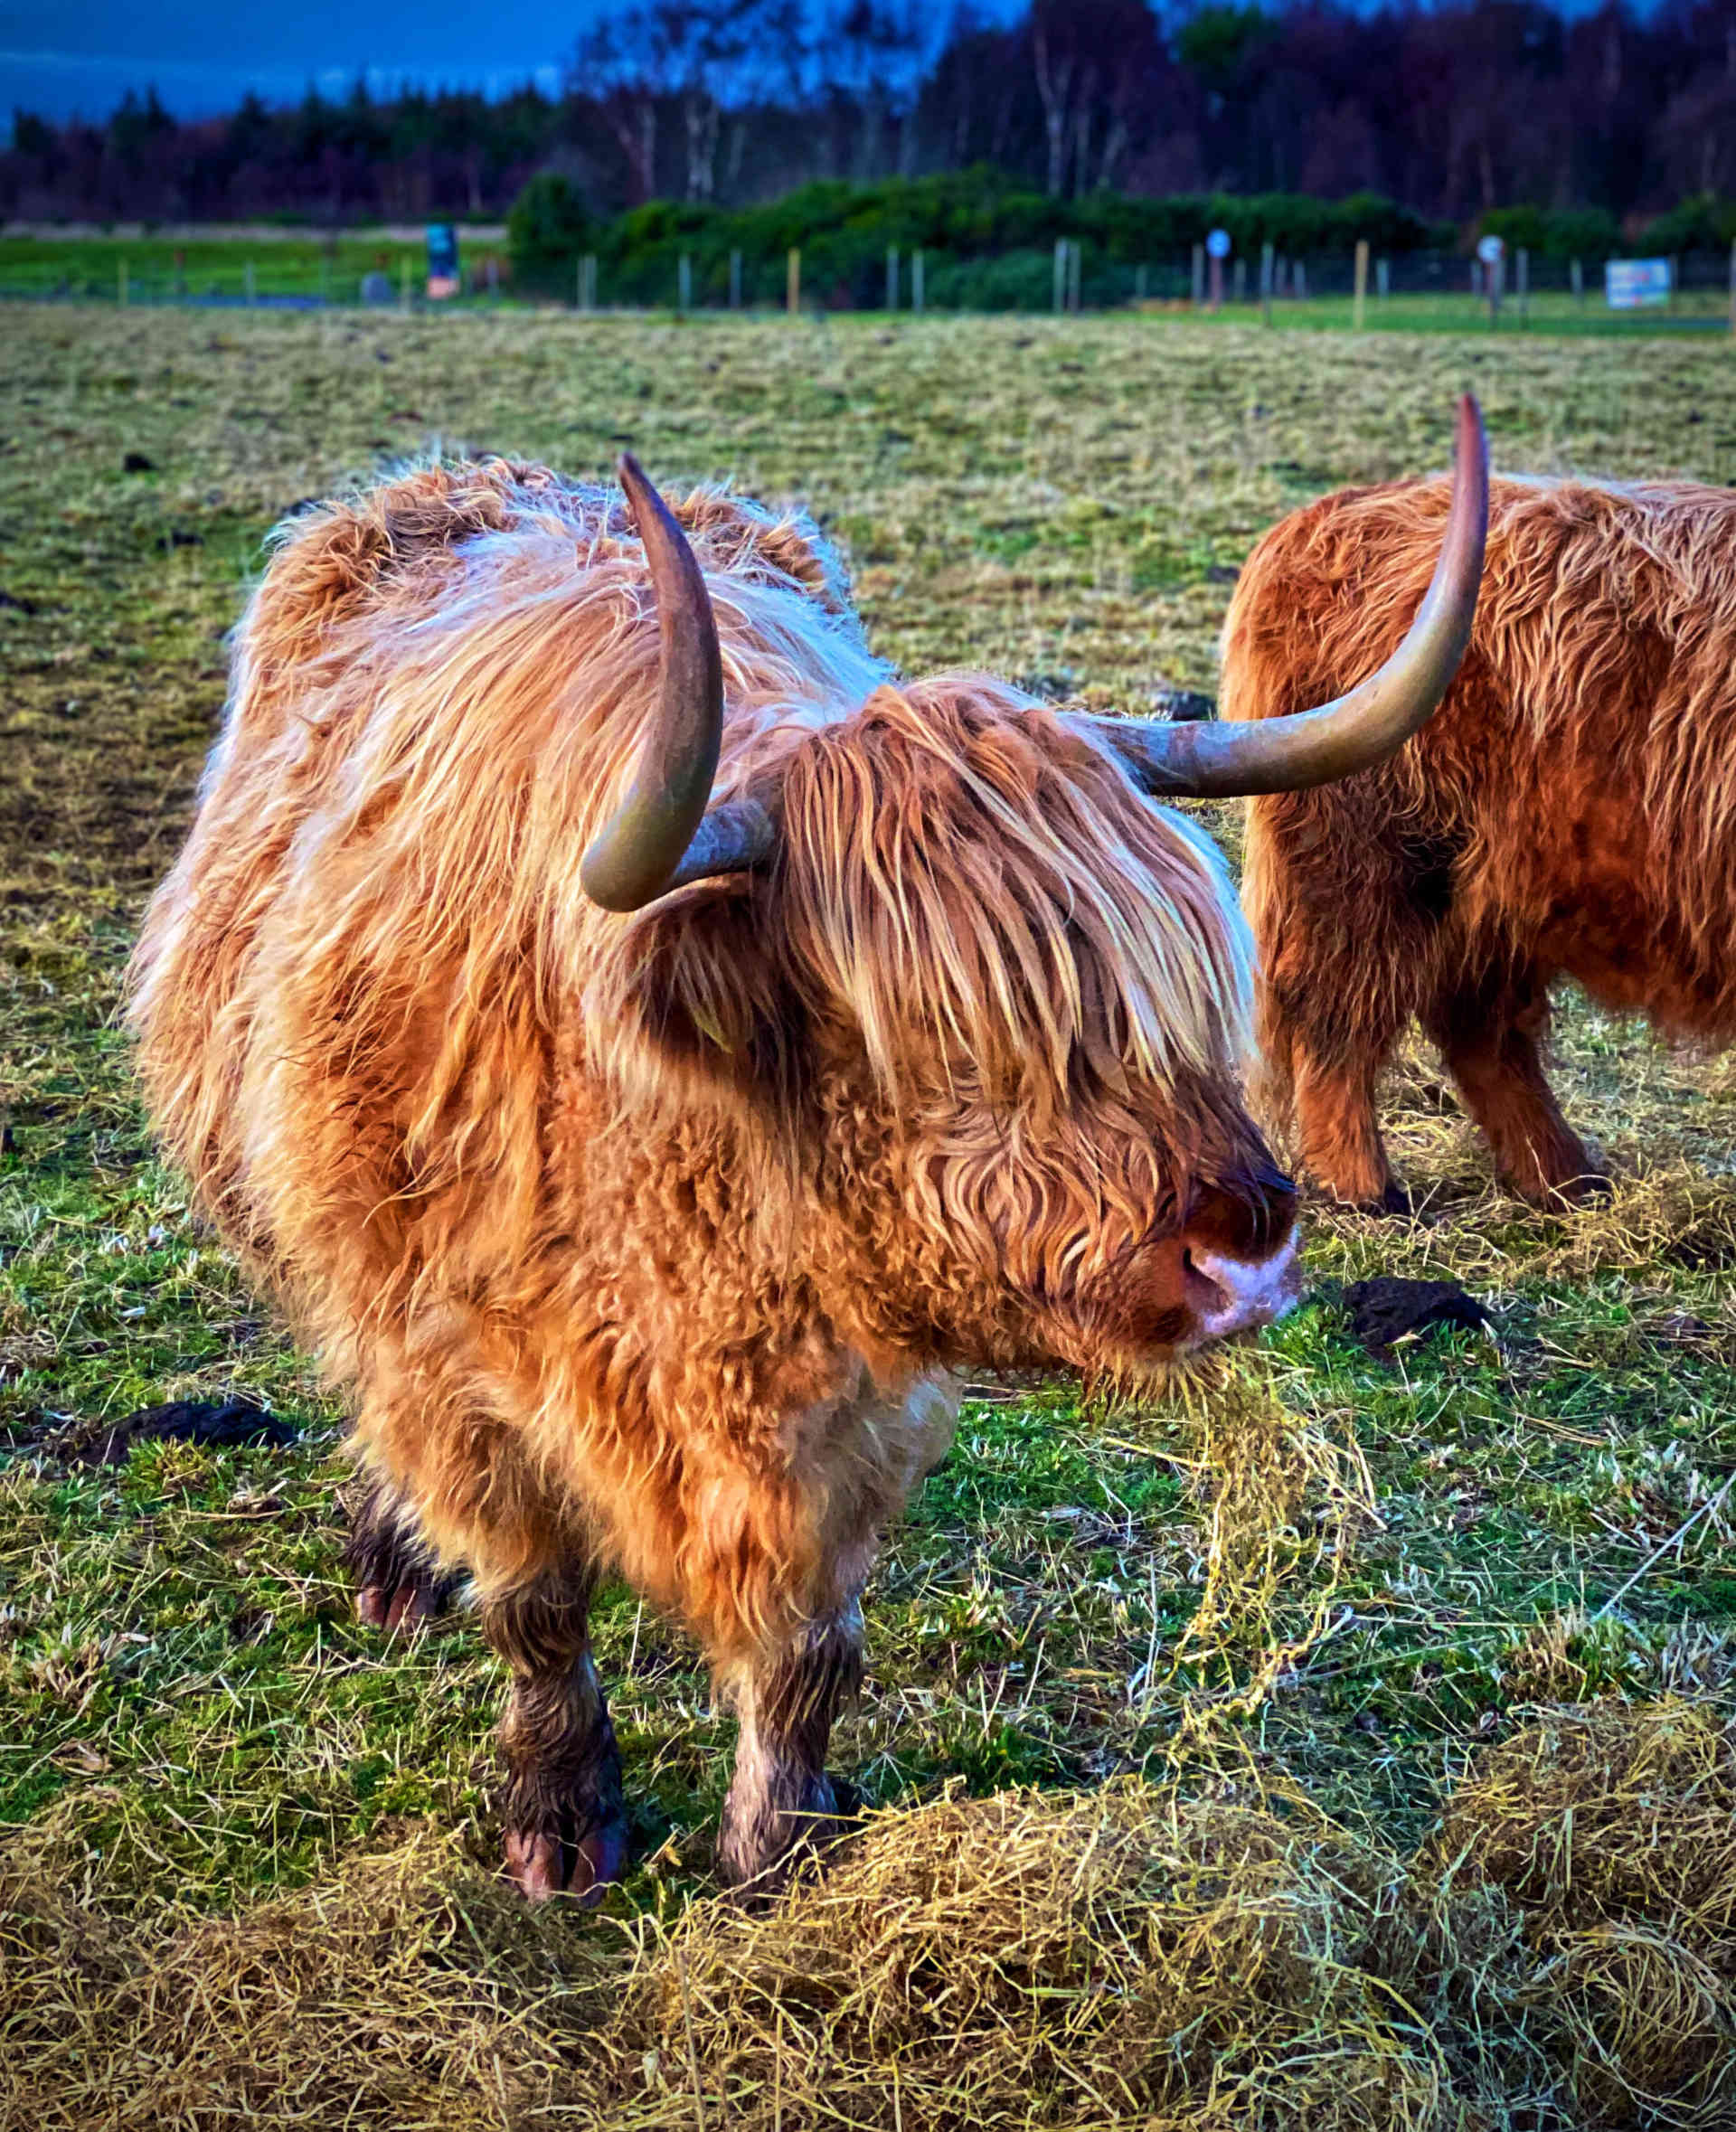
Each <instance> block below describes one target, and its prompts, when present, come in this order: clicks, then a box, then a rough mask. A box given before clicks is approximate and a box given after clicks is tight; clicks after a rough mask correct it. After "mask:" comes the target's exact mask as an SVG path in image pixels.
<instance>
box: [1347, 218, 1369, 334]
mask: <svg viewBox="0 0 1736 2132" xmlns="http://www.w3.org/2000/svg"><path fill="white" fill-rule="evenodd" d="M1367 308H1368V239H1367V238H1366V237H1359V238H1358V239H1357V240H1356V293H1355V295H1354V297H1352V299H1351V306H1350V323H1351V325H1352V326H1353V327H1354V330H1355V331H1356V332H1357V333H1361V331H1362V330H1363V316H1364V315H1365V314H1366V311H1367Z"/></svg>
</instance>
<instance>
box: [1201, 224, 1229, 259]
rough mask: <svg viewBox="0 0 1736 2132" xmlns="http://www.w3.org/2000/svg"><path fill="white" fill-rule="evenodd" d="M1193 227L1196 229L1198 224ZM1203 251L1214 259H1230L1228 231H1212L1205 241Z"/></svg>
mask: <svg viewBox="0 0 1736 2132" xmlns="http://www.w3.org/2000/svg"><path fill="white" fill-rule="evenodd" d="M1198 227H1199V224H1198V223H1197V222H1196V223H1195V224H1194V228H1195V229H1198ZM1205 249H1206V250H1207V251H1209V252H1210V253H1211V255H1212V258H1213V259H1228V258H1229V257H1230V232H1229V231H1228V230H1213V231H1212V232H1211V234H1210V235H1209V236H1208V237H1207V239H1206V241H1205Z"/></svg>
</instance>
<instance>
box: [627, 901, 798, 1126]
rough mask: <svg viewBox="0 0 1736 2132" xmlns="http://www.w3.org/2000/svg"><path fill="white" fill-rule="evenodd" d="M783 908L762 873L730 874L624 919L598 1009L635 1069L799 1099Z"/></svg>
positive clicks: (764, 1096)
mask: <svg viewBox="0 0 1736 2132" xmlns="http://www.w3.org/2000/svg"><path fill="white" fill-rule="evenodd" d="M774 903H775V898H774V896H773V894H772V892H771V890H770V885H769V882H766V881H765V880H764V879H763V878H761V877H759V876H755V875H750V874H745V873H741V874H731V875H728V876H725V877H723V878H722V879H719V880H715V881H706V882H695V883H694V885H693V887H691V888H687V889H683V890H680V891H677V892H676V893H675V894H674V895H671V896H665V897H664V898H662V899H661V900H660V901H657V902H656V903H653V904H651V905H649V906H648V907H647V908H646V910H641V911H638V912H637V913H635V915H634V916H633V917H631V918H629V919H626V920H621V921H620V935H619V939H618V942H616V943H615V944H614V946H615V952H614V954H613V955H611V956H610V957H609V958H608V966H609V967H608V968H607V971H606V973H604V974H603V975H601V976H599V981H598V985H597V987H596V988H595V989H594V991H593V995H592V1000H591V1015H592V1017H593V1019H592V1026H593V1027H599V1026H600V1027H602V1028H605V1029H610V1028H612V1029H613V1030H614V1031H615V1032H617V1033H618V1035H619V1037H620V1039H621V1040H622V1042H623V1044H624V1045H625V1046H626V1047H627V1052H626V1053H624V1054H623V1055H622V1057H621V1061H620V1062H621V1064H622V1066H623V1068H624V1069H625V1071H627V1073H629V1074H637V1073H644V1072H647V1071H648V1072H649V1073H650V1074H651V1075H652V1076H654V1077H655V1079H656V1080H657V1081H659V1082H660V1083H663V1084H665V1085H667V1083H668V1081H669V1080H670V1079H671V1078H672V1077H674V1078H676V1079H684V1080H686V1081H687V1082H688V1083H689V1084H690V1085H691V1083H692V1081H693V1080H694V1079H695V1078H697V1079H698V1080H700V1081H701V1082H702V1083H703V1084H706V1085H708V1086H710V1087H712V1088H715V1089H718V1090H729V1091H731V1092H732V1093H734V1094H736V1095H738V1096H741V1097H745V1098H749V1099H760V1100H770V1101H778V1100H783V1099H788V1098H789V1097H790V1096H791V1095H792V1094H793V1092H794V1090H795V1088H796V1086H797V1081H798V1080H799V1066H798V1057H799V1053H800V1051H801V1046H802V1031H803V1013H802V1008H801V1004H800V1001H799V999H798V998H797V995H796V991H795V988H794V986H793V985H792V984H791V982H790V978H789V966H788V957H787V956H786V955H785V954H784V953H783V952H782V948H783V942H782V938H781V932H780V929H779V927H778V921H777V917H776V913H775V910H774ZM631 1054H637V1056H633V1055H631Z"/></svg>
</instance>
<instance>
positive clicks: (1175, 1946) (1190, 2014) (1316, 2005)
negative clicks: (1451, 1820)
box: [602, 1782, 1444, 2132]
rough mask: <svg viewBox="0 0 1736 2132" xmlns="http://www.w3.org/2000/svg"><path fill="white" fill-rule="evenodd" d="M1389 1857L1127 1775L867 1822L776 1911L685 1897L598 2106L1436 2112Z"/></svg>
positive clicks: (1411, 2116)
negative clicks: (1400, 1942) (1391, 1943)
mask: <svg viewBox="0 0 1736 2132" xmlns="http://www.w3.org/2000/svg"><path fill="white" fill-rule="evenodd" d="M1401 1885H1402V1873H1401V1868H1400V1867H1399V1866H1398V1864H1397V1863H1396V1862H1395V1861H1394V1860H1393V1859H1392V1858H1391V1857H1390V1856H1388V1855H1386V1854H1383V1853H1382V1852H1380V1851H1378V1850H1375V1849H1373V1848H1372V1847H1370V1846H1367V1845H1365V1844H1361V1843H1359V1842H1357V1841H1356V1840H1355V1839H1354V1838H1352V1837H1351V1836H1349V1835H1346V1834H1345V1833H1344V1831H1343V1830H1342V1829H1338V1828H1335V1826H1334V1825H1332V1824H1331V1823H1329V1822H1327V1821H1326V1819H1325V1818H1324V1817H1323V1816H1320V1815H1319V1814H1318V1813H1316V1812H1315V1811H1314V1810H1313V1809H1312V1808H1310V1807H1307V1804H1306V1802H1304V1801H1302V1800H1301V1799H1299V1798H1297V1797H1291V1796H1288V1795H1286V1796H1283V1797H1278V1796H1276V1795H1275V1796H1274V1797H1271V1798H1269V1799H1263V1800H1259V1801H1257V1802H1251V1803H1247V1804H1243V1803H1241V1801H1238V1800H1230V1799H1213V1800H1191V1801H1190V1800H1187V1799H1185V1798H1184V1797H1183V1796H1182V1795H1181V1794H1180V1793H1179V1791H1178V1790H1177V1789H1176V1788H1175V1787H1173V1786H1166V1787H1156V1786H1150V1785H1145V1784H1140V1783H1133V1782H1123V1783H1118V1784H1114V1785H1110V1786H1109V1787H1108V1788H1105V1789H1103V1790H1100V1791H1097V1792H1092V1793H1089V1794H1084V1795H1077V1796H1071V1797H1043V1796H1042V1795H1038V1794H1030V1793H1000V1794H996V1795H995V1797H990V1798H986V1799H965V1798H958V1797H950V1798H947V1799H944V1800H941V1801H939V1802H938V1803H937V1804H935V1805H933V1806H929V1807H922V1808H920V1809H918V1810H917V1811H915V1812H907V1813H902V1814H889V1815H884V1816H880V1817H879V1818H878V1819H877V1820H876V1821H875V1822H874V1823H873V1825H872V1826H871V1828H870V1830H869V1831H868V1833H867V1834H866V1835H865V1836H863V1838H861V1839H860V1840H859V1841H857V1842H856V1843H854V1844H851V1845H850V1846H848V1848H847V1850H846V1851H845V1853H844V1855H843V1856H842V1857H841V1858H840V1859H839V1860H838V1862H837V1863H836V1864H835V1867H834V1870H833V1871H832V1873H830V1874H829V1875H828V1876H827V1877H826V1880H825V1881H823V1882H820V1883H819V1884H818V1885H816V1886H808V1887H804V1888H800V1889H798V1890H797V1891H795V1892H794V1893H793V1894H791V1895H790V1896H788V1898H786V1900H785V1901H783V1903H782V1904H781V1905H780V1907H779V1908H778V1910H776V1911H775V1912H774V1913H773V1914H772V1915H770V1916H769V1917H766V1918H760V1919H752V1918H745V1917H743V1916H742V1915H741V1913H740V1912H739V1911H738V1910H734V1909H732V1908H731V1907H730V1906H728V1905H727V1904H725V1903H722V1902H704V1903H699V1904H696V1905H694V1906H693V1909H692V1910H689V1911H688V1912H687V1914H686V1916H685V1917H684V1919H683V1920H682V1921H681V1922H680V1924H679V1925H678V1926H676V1928H675V1930H674V1932H673V1934H672V1935H671V1936H670V1938H669V1940H668V1942H667V1943H666V1944H664V1945H653V1946H650V1947H648V1948H647V1950H646V1956H645V1957H644V1959H643V1960H642V1961H641V1963H640V1965H639V1967H638V1968H637V1971H636V1973H635V1975H634V1976H633V1978H632V1981H631V1982H630V1984H629V1986H628V1987H627V1994H626V1996H625V1999H624V2001H623V2004H622V2006H621V2010H620V2013H619V2014H618V2017H617V2019H616V2020H615V2022H614V2023H613V2024H611V2025H610V2027H609V2031H608V2032H607V2033H606V2035H605V2037H604V2038H603V2039H602V2045H603V2048H604V2049H605V2050H606V2051H607V2052H608V2054H609V2058H610V2060H611V2061H612V2068H613V2070H612V2073H611V2076H610V2086H609V2104H610V2121H611V2122H612V2123H613V2124H615V2125H617V2126H618V2127H620V2128H621V2132H662V2128H663V2127H669V2128H670V2132H674V2128H675V2127H682V2128H683V2132H686V2128H687V2127H691V2126H692V2125H693V2123H694V2122H695V2121H696V2119H695V2108H694V2097H693V2090H692V2086H691V2083H690V2079H689V2060H688V2042H689V2033H690V2031H689V2027H688V2024H689V2021H690V2020H691V2035H692V2037H693V2039H694V2040H696V2042H697V2049H698V2057H699V2061H700V2063H701V2064H702V2065H703V2068H704V2078H705V2095H706V2104H707V2108H708V2110H709V2112H710V2116H711V2121H712V2122H713V2123H727V2124H729V2125H731V2126H733V2127H764V2128H766V2132H770V2128H771V2127H773V2126H774V2124H775V2122H776V2115H777V2112H778V2110H779V2109H780V2108H781V2111H782V2114H783V2118H784V2122H785V2123H786V2124H790V2125H801V2126H820V2125H848V2126H853V2127H877V2128H878V2127H885V2128H886V2132H896V2127H897V2126H898V2125H899V2123H900V2121H901V2122H902V2124H903V2125H904V2126H905V2127H910V2128H911V2132H915V2128H916V2127H922V2128H923V2132H953V2128H955V2127H956V2128H958V2132H964V2128H965V2127H987V2126H993V2127H997V2128H1000V2127H1006V2128H1008V2132H1011V2128H1012V2127H1039V2126H1061V2125H1064V2126H1070V2127H1083V2126H1091V2125H1099V2124H1101V2125H1109V2124H1120V2123H1129V2124H1138V2125H1141V2126H1151V2127H1176V2128H1177V2132H1180V2128H1182V2127H1208V2126H1209V2127H1219V2126H1223V2127H1228V2126H1231V2125H1234V2126H1238V2127H1244V2126H1245V2127H1265V2126H1270V2127H1274V2128H1276V2127H1280V2126H1281V2127H1319V2128H1320V2132H1329V2128H1333V2132H1335V2128H1336V2127H1371V2128H1373V2127H1379V2128H1381V2132H1386V2128H1387V2127H1392V2128H1393V2132H1397V2128H1399V2127H1405V2128H1410V2127H1416V2128H1418V2132H1420V2128H1422V2127H1431V2126H1434V2125H1436V2124H1438V2123H1440V2122H1442V2121H1443V2120H1442V2115H1441V2113H1442V2109H1443V2107H1444V2088H1443V2080H1442V2069H1441V2065H1440V2062H1439V2053H1438V2052H1436V2050H1435V2048H1434V2046H1433V2044H1432V2042H1431V2040H1430V2039H1429V2036H1428V2034H1427V2033H1426V2031H1425V2030H1424V2029H1423V2027H1422V2024H1420V2021H1419V2020H1418V2019H1417V2018H1416V2016H1415V2015H1414V2014H1412V2013H1411V2009H1410V2008H1409V2006H1408V2005H1407V2004H1406V2001H1405V1999H1404V1997H1403V1995H1402V1994H1401V1991H1399V1990H1397V1989H1395V1988H1394V1987H1393V1986H1392V1984H1391V1983H1390V1982H1389V1981H1388V1980H1387V1979H1386V1978H1384V1977H1383V1976H1382V1975H1381V1974H1380V1969H1381V1967H1382V1964H1381V1961H1380V1959H1379V1957H1378V1954H1377V1949H1379V1948H1382V1946H1383V1945H1384V1943H1385V1936H1387V1935H1388V1934H1390V1932H1391V1930H1392V1922H1393V1919H1394V1916H1395V1912H1396V1906H1397V1900H1398V1894H1399V1891H1400V1889H1401Z"/></svg>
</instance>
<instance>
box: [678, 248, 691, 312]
mask: <svg viewBox="0 0 1736 2132" xmlns="http://www.w3.org/2000/svg"><path fill="white" fill-rule="evenodd" d="M675 293H676V296H677V297H678V299H679V301H680V305H681V308H682V309H683V310H684V311H691V310H692V309H693V254H692V252H689V251H684V252H683V253H682V255H681V264H680V266H679V267H678V268H677V269H676V271H675Z"/></svg>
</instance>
